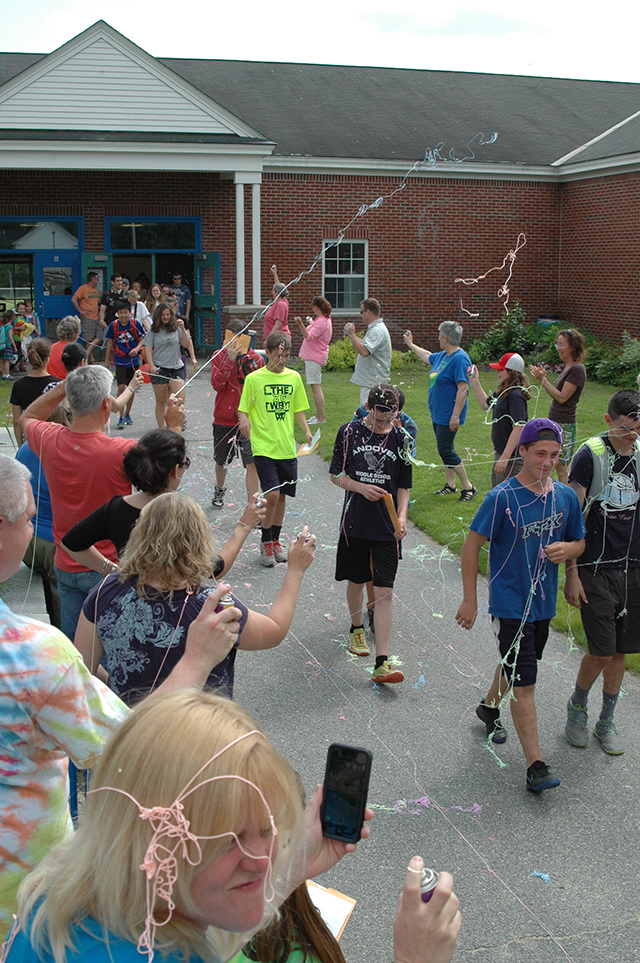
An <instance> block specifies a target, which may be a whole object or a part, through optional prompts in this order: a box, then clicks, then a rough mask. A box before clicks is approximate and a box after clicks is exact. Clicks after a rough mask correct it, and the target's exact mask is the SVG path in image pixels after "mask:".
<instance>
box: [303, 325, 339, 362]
mask: <svg viewBox="0 0 640 963" xmlns="http://www.w3.org/2000/svg"><path fill="white" fill-rule="evenodd" d="M332 334H333V325H332V323H331V318H325V316H324V315H323V314H321V315H319V317H317V318H314V319H313V321H312V322H311V324H310V325H309V326H308V328H307V337H306V338H305V339H304V340H303V342H302V344H301V345H300V357H301V358H302V359H303V360H304V361H317V363H318V364H321V365H322V364H326V363H327V358H328V357H329V342H330V341H331V335H332Z"/></svg>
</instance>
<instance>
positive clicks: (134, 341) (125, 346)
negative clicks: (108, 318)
mask: <svg viewBox="0 0 640 963" xmlns="http://www.w3.org/2000/svg"><path fill="white" fill-rule="evenodd" d="M143 337H144V328H143V327H142V325H141V324H140V322H139V321H134V320H133V318H130V319H129V322H128V324H126V325H124V324H123V323H122V322H121V321H119V320H118V318H116V319H115V321H112V322H111V324H110V325H109V327H108V328H107V338H108V339H109V340H110V341H113V363H114V364H115V365H118V367H119V368H137V367H138V365H139V364H140V355H139V354H136V355H134V356H133V358H132V357H130V355H129V352H130V351H133V349H134V348H136V347H137V346H138V342H139V340H140V338H143Z"/></svg>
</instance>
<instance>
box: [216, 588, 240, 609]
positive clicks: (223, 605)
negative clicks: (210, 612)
mask: <svg viewBox="0 0 640 963" xmlns="http://www.w3.org/2000/svg"><path fill="white" fill-rule="evenodd" d="M235 604H236V603H235V602H234V601H233V596H232V595H231V592H227V594H226V595H223V596H222V598H221V599H220V601H219V602H218V608H217V610H216V611H223V610H224V609H230V608H232V607H233V606H234V605H235Z"/></svg>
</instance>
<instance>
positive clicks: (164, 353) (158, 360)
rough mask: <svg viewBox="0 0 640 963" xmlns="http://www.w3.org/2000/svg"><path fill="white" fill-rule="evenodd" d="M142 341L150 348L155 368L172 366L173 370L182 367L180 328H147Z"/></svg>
mask: <svg viewBox="0 0 640 963" xmlns="http://www.w3.org/2000/svg"><path fill="white" fill-rule="evenodd" d="M142 343H143V345H146V346H147V347H148V348H151V353H152V357H153V363H154V365H155V366H156V368H173V369H174V370H175V369H176V368H181V367H182V355H181V354H180V345H181V344H182V328H176V330H175V331H167V330H165V329H164V328H160V330H159V331H153V330H152V329H151V328H149V330H148V331H147V333H146V334H145V336H144V341H143V342H142Z"/></svg>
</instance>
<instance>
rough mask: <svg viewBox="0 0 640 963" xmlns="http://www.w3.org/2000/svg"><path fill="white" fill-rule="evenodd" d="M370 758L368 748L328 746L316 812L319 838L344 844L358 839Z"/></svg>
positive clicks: (362, 816)
mask: <svg viewBox="0 0 640 963" xmlns="http://www.w3.org/2000/svg"><path fill="white" fill-rule="evenodd" d="M372 759H373V755H372V753H371V752H369V750H368V749H361V748H359V747H357V746H342V745H339V744H338V743H333V744H332V745H330V746H329V752H328V754H327V768H326V771H325V776H324V792H323V797H322V809H321V812H320V818H321V820H322V835H323V836H328V837H329V838H330V839H340V840H342V841H343V842H346V843H355V842H357V841H358V840H359V839H360V830H361V829H362V824H363V822H364V810H365V806H366V804H367V792H368V789H369V776H370V774H371V762H372Z"/></svg>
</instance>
